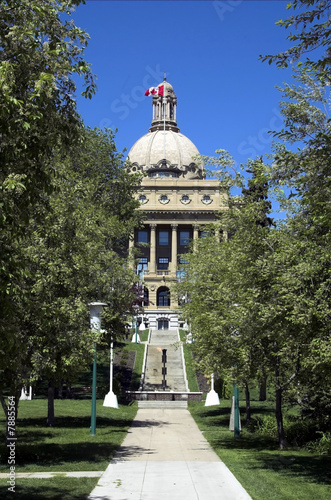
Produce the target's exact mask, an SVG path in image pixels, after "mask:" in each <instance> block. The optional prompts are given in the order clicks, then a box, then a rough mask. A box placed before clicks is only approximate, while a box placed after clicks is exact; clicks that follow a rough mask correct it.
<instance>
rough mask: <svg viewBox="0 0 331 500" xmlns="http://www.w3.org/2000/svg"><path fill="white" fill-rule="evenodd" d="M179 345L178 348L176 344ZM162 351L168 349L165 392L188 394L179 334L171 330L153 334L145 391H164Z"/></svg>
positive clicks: (149, 347) (147, 364)
mask: <svg viewBox="0 0 331 500" xmlns="http://www.w3.org/2000/svg"><path fill="white" fill-rule="evenodd" d="M175 343H178V345H177V346H175V345H174V344H175ZM162 349H167V363H166V368H167V374H166V377H165V378H166V388H165V390H164V391H165V392H169V391H171V392H187V385H186V381H185V366H184V365H183V357H182V348H181V346H180V344H179V338H178V333H177V332H173V331H171V330H156V331H153V332H152V335H151V340H150V343H149V345H148V351H147V360H146V370H145V381H144V387H143V390H144V391H163V389H162V380H163V375H162V367H163V363H162Z"/></svg>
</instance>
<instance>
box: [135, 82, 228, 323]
mask: <svg viewBox="0 0 331 500" xmlns="http://www.w3.org/2000/svg"><path fill="white" fill-rule="evenodd" d="M159 87H161V90H162V87H163V95H154V96H153V97H152V107H153V118H152V124H151V127H150V129H149V132H148V133H147V134H145V135H144V136H143V137H141V138H140V139H139V140H138V141H137V142H136V143H135V144H134V145H133V146H132V148H131V150H130V151H129V154H128V159H129V161H130V162H131V168H132V171H133V172H137V171H141V172H143V173H144V174H145V177H144V178H143V181H142V186H141V191H140V193H139V194H138V197H139V201H140V210H142V211H143V212H144V215H145V217H144V219H145V225H144V227H143V228H140V229H137V230H136V231H135V234H134V237H133V238H132V240H131V242H130V246H131V247H133V246H134V247H135V248H137V249H139V257H138V264H137V272H138V274H139V276H140V279H141V280H143V283H144V288H145V304H146V305H145V308H144V311H145V312H144V316H143V323H145V324H147V325H148V326H149V327H150V328H151V329H153V330H155V329H158V330H160V329H170V330H173V329H175V328H177V327H178V326H179V323H180V318H179V316H178V298H177V297H176V296H175V294H174V293H172V284H173V283H174V282H176V281H177V280H178V279H180V277H181V276H182V272H183V271H182V270H181V265H182V264H183V263H184V262H185V253H186V252H187V251H188V245H189V243H190V242H191V241H192V240H194V239H196V238H199V237H201V236H203V235H204V231H205V226H206V225H207V224H210V223H213V222H215V221H216V220H219V217H218V214H219V212H220V211H222V210H226V209H227V194H226V193H225V192H223V191H222V190H221V189H220V187H219V181H217V180H207V179H206V178H205V174H204V167H203V164H202V163H201V162H200V161H199V160H198V159H197V158H196V156H197V155H199V151H198V149H197V148H196V146H195V145H194V144H193V143H192V142H191V141H190V140H189V139H188V138H187V137H186V136H185V135H183V134H181V133H180V130H179V128H178V127H177V117H176V115H177V97H176V95H175V93H174V90H173V87H172V86H171V85H170V83H168V82H167V81H166V79H165V80H164V81H163V82H162V83H160V84H159V85H158V88H159ZM216 237H218V235H216Z"/></svg>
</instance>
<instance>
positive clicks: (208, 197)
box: [202, 194, 212, 203]
mask: <svg viewBox="0 0 331 500" xmlns="http://www.w3.org/2000/svg"><path fill="white" fill-rule="evenodd" d="M202 201H203V203H211V201H212V200H211V197H210V196H209V194H205V195H204V196H203V198H202Z"/></svg>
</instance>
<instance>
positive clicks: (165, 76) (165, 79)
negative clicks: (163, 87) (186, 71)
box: [163, 71, 167, 82]
mask: <svg viewBox="0 0 331 500" xmlns="http://www.w3.org/2000/svg"><path fill="white" fill-rule="evenodd" d="M163 81H164V82H166V81H167V73H166V72H165V71H163Z"/></svg>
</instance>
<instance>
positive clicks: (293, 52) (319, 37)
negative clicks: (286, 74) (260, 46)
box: [260, 0, 331, 82]
mask: <svg viewBox="0 0 331 500" xmlns="http://www.w3.org/2000/svg"><path fill="white" fill-rule="evenodd" d="M287 8H288V9H292V10H293V12H294V13H293V15H290V16H289V17H288V18H287V19H285V20H280V21H278V23H277V24H278V25H280V26H282V27H284V28H285V29H288V28H290V29H294V31H293V32H291V33H290V35H289V36H288V37H287V39H288V40H289V41H290V42H294V45H293V46H291V47H290V48H288V49H287V50H286V51H285V52H280V53H279V54H276V55H270V54H269V55H266V56H260V58H261V59H262V60H263V61H266V60H267V61H268V62H269V64H272V63H273V62H275V63H276V64H277V66H279V67H280V68H284V67H287V66H288V65H289V64H292V63H293V62H297V61H300V62H303V63H304V64H305V66H306V67H307V68H310V69H313V70H314V71H315V72H316V74H317V75H318V76H319V78H321V79H322V80H324V81H326V82H329V81H330V65H331V49H330V37H331V20H330V8H331V2H330V0H293V1H291V2H289V3H288V4H287ZM306 8H307V9H308V10H306V11H304V12H303V9H306ZM316 49H319V50H318V51H317V54H318V55H317V59H316V58H315V59H316V60H312V59H310V58H309V57H307V58H306V59H304V61H302V58H303V56H304V55H306V54H310V53H311V52H313V51H314V50H316ZM321 51H322V54H321Z"/></svg>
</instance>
